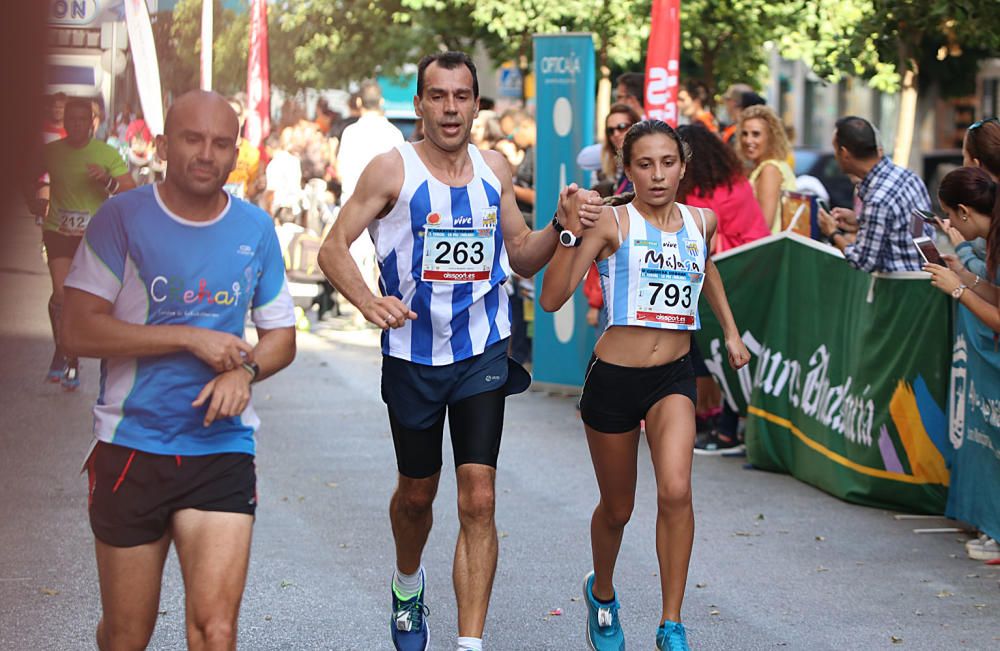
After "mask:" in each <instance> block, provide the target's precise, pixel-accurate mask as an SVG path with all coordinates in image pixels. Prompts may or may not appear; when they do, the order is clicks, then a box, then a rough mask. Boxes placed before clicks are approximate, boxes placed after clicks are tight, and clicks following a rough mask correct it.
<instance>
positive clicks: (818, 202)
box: [816, 199, 830, 213]
mask: <svg viewBox="0 0 1000 651" xmlns="http://www.w3.org/2000/svg"><path fill="white" fill-rule="evenodd" d="M816 205H817V206H819V209H820V210H822V211H823V212H825V213H829V212H830V204H828V203H827V202H826V201H824V200H823V199H817V200H816Z"/></svg>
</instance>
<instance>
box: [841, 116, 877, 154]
mask: <svg viewBox="0 0 1000 651" xmlns="http://www.w3.org/2000/svg"><path fill="white" fill-rule="evenodd" d="M834 138H836V139H837V146H838V147H843V148H844V149H846V150H847V151H848V152H849V153H850V154H851V156H853V157H855V158H857V159H860V160H868V159H871V158H875V157H876V156H878V136H877V135H876V134H875V127H873V126H872V123H871V122H869V121H868V120H866V119H864V118H859V117H858V116H856V115H848V116H847V117H843V118H840V119H839V120H837V125H836V130H835V131H834Z"/></svg>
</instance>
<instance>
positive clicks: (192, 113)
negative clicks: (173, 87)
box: [163, 90, 240, 138]
mask: <svg viewBox="0 0 1000 651" xmlns="http://www.w3.org/2000/svg"><path fill="white" fill-rule="evenodd" d="M197 117H202V118H205V117H208V118H209V119H210V120H211V122H212V124H213V126H214V127H215V128H216V129H219V130H220V131H225V132H229V131H230V129H231V133H232V136H233V138H238V137H239V133H240V121H239V117H238V116H237V115H236V111H234V110H233V107H232V106H230V104H229V102H228V101H227V100H226V98H225V97H223V96H222V95H220V94H218V93H215V92H212V91H209V90H192V91H190V92H187V93H184V94H183V95H181V96H180V97H178V98H177V99H176V100H174V103H173V104H171V105H170V108H169V109H167V117H166V119H165V120H164V123H163V132H164V135H167V136H169V135H170V134H171V133H173V132H176V131H177V130H178V129H181V128H183V126H184V125H187V124H189V123H190V122H191V120H192V119H196V118H197Z"/></svg>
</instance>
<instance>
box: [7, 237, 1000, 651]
mask: <svg viewBox="0 0 1000 651" xmlns="http://www.w3.org/2000/svg"><path fill="white" fill-rule="evenodd" d="M12 223H13V224H14V225H13V226H12V227H11V226H10V225H8V228H7V229H6V235H5V238H4V239H5V241H6V244H7V253H6V255H4V256H3V262H0V307H2V308H3V309H2V311H0V314H2V315H3V318H2V319H0V355H2V358H0V359H2V360H3V362H2V365H0V390H2V391H3V409H2V410H0V445H2V447H0V450H2V453H0V478H2V482H3V484H2V485H3V487H4V490H5V494H6V496H7V497H6V498H5V499H4V500H3V501H2V503H0V649H3V650H13V651H29V650H31V651H35V650H45V649H52V650H58V651H64V650H77V649H92V648H95V647H94V644H93V641H92V640H93V627H94V625H95V623H96V621H97V618H98V616H99V613H100V600H99V595H98V590H97V577H96V570H95V566H94V557H93V542H92V535H91V533H90V530H89V525H88V522H87V516H86V480H85V477H84V476H83V475H81V474H80V466H81V463H82V462H83V457H84V454H85V452H86V450H87V447H88V444H89V442H90V431H91V417H90V406H91V403H92V402H93V400H94V398H95V396H96V394H97V390H98V366H97V362H95V361H93V360H87V361H85V362H84V364H83V367H82V375H83V384H82V386H81V388H80V390H79V391H78V392H77V393H75V394H67V393H64V392H62V391H61V390H60V388H59V387H58V386H53V385H47V384H43V383H42V382H41V379H42V376H43V375H44V371H45V368H46V365H47V363H48V360H49V356H50V355H51V342H50V337H49V327H48V322H47V317H46V309H45V304H46V300H47V297H48V293H49V289H48V287H49V284H48V283H49V281H48V275H47V273H46V270H45V267H44V265H43V263H42V260H41V258H40V256H39V247H38V236H37V231H36V230H35V228H34V226H33V225H32V223H31V221H30V220H29V219H26V218H17V219H16V220H14V221H13V222H12ZM375 341H376V340H375V337H374V333H373V332H371V331H353V332H352V331H344V330H338V329H336V328H334V327H331V326H329V325H327V324H321V325H320V326H317V327H316V328H314V330H313V332H312V333H302V334H300V336H299V339H298V343H299V353H298V358H297V359H296V361H295V363H294V364H293V365H292V366H291V367H289V368H288V369H287V370H285V371H284V372H282V373H281V374H280V375H278V376H276V377H274V378H271V379H269V380H267V381H265V382H262V383H261V384H260V385H258V386H257V387H256V388H255V392H254V399H255V401H256V405H257V408H258V412H259V414H260V416H261V418H262V420H263V423H264V424H263V427H262V428H261V430H260V431H259V433H258V446H259V447H258V476H259V483H258V489H259V493H260V506H259V509H258V511H257V522H256V527H255V537H254V543H253V554H252V560H251V566H250V577H249V581H248V585H247V589H246V595H245V598H244V602H243V610H242V613H241V618H240V648H241V649H251V650H258V649H259V650H268V651H269V650H278V649H283V650H290V651H300V650H301V651H306V650H314V649H315V650H336V651H340V650H349V651H353V650H361V649H388V648H391V645H390V643H389V630H388V622H389V613H388V608H389V578H390V574H391V571H392V568H393V547H392V539H391V535H390V530H389V521H388V516H387V504H388V500H389V496H390V494H391V492H392V489H393V485H394V482H395V466H394V460H393V448H392V441H391V438H390V435H389V428H388V424H387V419H386V415H385V410H384V406H383V405H382V403H381V400H380V397H379V388H378V387H379V380H378V378H379V363H380V357H379V351H378V349H377V347H376V346H375ZM446 441H447V437H446ZM445 445H446V448H448V449H446V452H445V458H446V460H448V461H446V465H445V468H444V473H443V478H442V482H441V489H440V492H439V495H438V499H437V503H436V504H437V508H436V512H435V526H434V529H433V531H432V533H431V536H430V541H429V543H428V546H427V550H426V553H425V557H424V564H425V566H426V568H427V576H428V586H427V594H428V601H427V603H428V606H429V608H430V617H429V620H428V621H429V623H430V626H431V632H432V648H433V649H443V650H446V651H448V650H450V649H454V639H455V628H456V621H455V602H454V595H453V593H452V589H451V580H450V569H451V558H452V553H453V548H454V541H455V536H456V532H457V519H456V514H455V483H454V474H453V467H452V464H451V462H450V444H449V443H447V442H446V444H445ZM643 450H644V453H643V454H642V455H640V464H639V482H638V494H637V498H636V507H635V512H634V515H633V518H632V522H631V523H630V524H629V526H628V528H627V529H626V532H625V537H624V541H623V544H622V550H621V557H620V559H619V562H618V568H617V576H616V586H617V589H618V592H619V595H620V598H621V601H622V611H621V619H622V623H623V626H624V629H625V633H626V636H627V639H628V641H629V648H630V649H638V648H642V649H650V648H652V647H653V637H654V631H655V628H656V625H657V623H658V617H659V613H660V595H659V579H658V578H657V574H656V573H657V566H656V558H655V552H654V546H653V536H654V517H655V510H656V500H655V486H654V483H653V479H652V468H651V466H650V463H649V459H648V453H647V452H645V450H646V448H645V444H644V443H643ZM744 462H745V461H744V460H742V459H722V458H701V457H696V458H695V464H694V500H695V512H696V519H697V531H696V535H695V547H694V554H693V558H692V561H691V571H690V575H689V580H688V592H687V598H686V602H685V606H684V620H685V623H686V626H687V629H688V636H689V639H690V642H691V645H692V648H694V649H706V650H707V649H741V650H742V649H775V648H780V649H806V650H817V651H819V650H827V649H830V650H834V649H859V650H867V649H890V648H891V649H983V650H986V649H998V648H1000V609H998V607H1000V590H998V580H1000V568H998V567H990V566H986V565H983V564H981V563H977V562H974V561H970V560H968V559H967V558H965V554H964V548H963V545H962V542H963V541H964V540H965V538H966V536H964V535H962V534H956V533H947V534H926V535H917V534H914V533H913V529H914V528H915V527H942V526H954V523H950V522H948V521H947V520H944V519H933V520H897V519H895V518H894V517H893V515H894V514H893V513H891V512H888V511H883V510H878V509H872V508H866V507H861V506H855V505H851V504H847V503H844V502H841V501H839V500H837V499H835V498H833V497H830V496H829V495H827V494H825V493H822V492H820V491H818V490H816V489H814V488H812V487H810V486H807V485H805V484H803V483H800V482H798V481H796V480H795V479H792V478H791V477H788V476H784V475H777V474H770V473H765V472H760V471H756V470H751V469H747V468H745V467H744ZM596 498H597V487H596V483H595V480H594V476H593V472H592V470H591V466H590V460H589V456H588V452H587V448H586V443H585V440H584V437H583V431H582V426H581V424H580V421H579V417H578V415H577V413H576V411H575V409H574V400H573V399H570V398H566V397H558V396H550V395H546V394H544V393H539V392H529V393H526V394H523V395H520V396H517V397H514V398H512V399H510V400H509V401H508V407H507V421H506V429H505V432H504V442H503V447H502V452H501V458H500V471H499V474H498V477H497V501H498V504H497V526H498V529H499V531H500V562H499V568H498V570H497V578H496V584H495V588H494V593H493V600H492V603H491V609H490V613H489V619H488V622H487V629H486V637H485V643H486V648H487V649H493V650H502V651H521V650H549V649H552V650H556V649H584V648H586V645H585V642H584V620H585V611H584V606H583V603H582V601H581V598H580V597H581V594H580V589H581V581H582V577H583V576H584V574H585V573H586V572H587V571H588V570H589V569H590V563H589V558H590V547H589V536H588V532H589V520H590V514H591V511H592V509H593V506H594V504H595V501H596ZM160 611H161V612H160V618H159V622H158V625H157V630H156V633H155V635H154V637H153V640H152V643H151V645H150V648H151V649H183V648H184V603H183V590H182V582H181V578H180V573H179V571H178V568H177V561H176V556H174V555H173V554H171V557H170V558H169V559H168V562H167V567H166V571H165V574H164V579H163V592H162V596H161V604H160Z"/></svg>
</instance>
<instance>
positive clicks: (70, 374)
mask: <svg viewBox="0 0 1000 651" xmlns="http://www.w3.org/2000/svg"><path fill="white" fill-rule="evenodd" d="M60 383H61V384H62V388H63V391H76V390H77V389H78V388H80V367H79V366H76V365H72V366H66V370H65V371H63V374H62V377H61V378H60Z"/></svg>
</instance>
